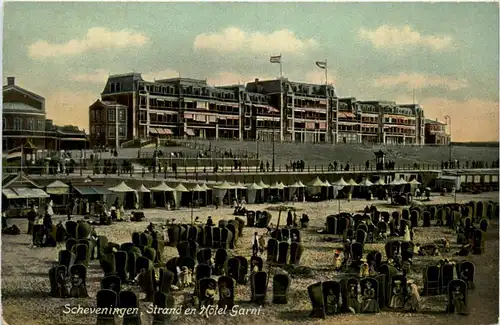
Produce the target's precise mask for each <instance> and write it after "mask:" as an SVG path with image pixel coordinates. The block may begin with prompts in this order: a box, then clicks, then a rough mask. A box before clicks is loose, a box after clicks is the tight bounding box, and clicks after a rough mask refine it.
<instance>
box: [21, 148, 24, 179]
mask: <svg viewBox="0 0 500 325" xmlns="http://www.w3.org/2000/svg"><path fill="white" fill-rule="evenodd" d="M23 156H24V148H23V144H22V143H21V174H22V173H23V158H24V157H23Z"/></svg>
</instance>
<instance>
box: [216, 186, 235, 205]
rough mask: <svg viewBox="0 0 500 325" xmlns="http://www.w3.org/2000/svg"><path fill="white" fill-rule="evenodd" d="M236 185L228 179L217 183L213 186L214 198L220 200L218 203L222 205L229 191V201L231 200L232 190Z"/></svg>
mask: <svg viewBox="0 0 500 325" xmlns="http://www.w3.org/2000/svg"><path fill="white" fill-rule="evenodd" d="M234 189H235V186H234V185H231V184H229V183H228V182H227V181H224V182H222V183H221V184H217V185H215V186H214V187H213V192H212V195H213V196H214V199H216V200H218V201H217V203H218V204H219V205H222V203H223V202H224V198H225V197H226V194H228V192H229V197H228V198H229V202H231V190H234Z"/></svg>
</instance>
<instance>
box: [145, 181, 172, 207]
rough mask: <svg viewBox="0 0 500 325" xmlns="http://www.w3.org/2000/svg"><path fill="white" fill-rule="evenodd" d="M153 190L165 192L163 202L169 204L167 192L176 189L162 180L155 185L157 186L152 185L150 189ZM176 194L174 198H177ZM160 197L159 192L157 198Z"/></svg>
mask: <svg viewBox="0 0 500 325" xmlns="http://www.w3.org/2000/svg"><path fill="white" fill-rule="evenodd" d="M149 190H150V191H151V192H154V193H163V202H162V203H163V204H165V206H167V203H168V202H167V192H174V189H173V188H171V187H170V186H168V185H167V184H165V182H161V183H160V184H159V185H157V186H155V187H151V188H150V189H149ZM173 196H174V200H175V195H173ZM157 198H158V194H156V199H157ZM155 201H156V200H155Z"/></svg>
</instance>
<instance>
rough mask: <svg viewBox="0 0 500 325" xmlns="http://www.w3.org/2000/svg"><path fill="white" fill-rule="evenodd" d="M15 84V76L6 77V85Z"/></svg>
mask: <svg viewBox="0 0 500 325" xmlns="http://www.w3.org/2000/svg"><path fill="white" fill-rule="evenodd" d="M15 84H16V77H7V86H14V85H15Z"/></svg>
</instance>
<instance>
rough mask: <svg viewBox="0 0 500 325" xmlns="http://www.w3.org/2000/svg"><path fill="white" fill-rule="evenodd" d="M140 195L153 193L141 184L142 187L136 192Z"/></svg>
mask: <svg viewBox="0 0 500 325" xmlns="http://www.w3.org/2000/svg"><path fill="white" fill-rule="evenodd" d="M136 191H137V192H139V193H151V191H150V190H149V189H148V188H147V187H146V186H144V184H141V186H140V187H139V188H138V189H137V190H136Z"/></svg>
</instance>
